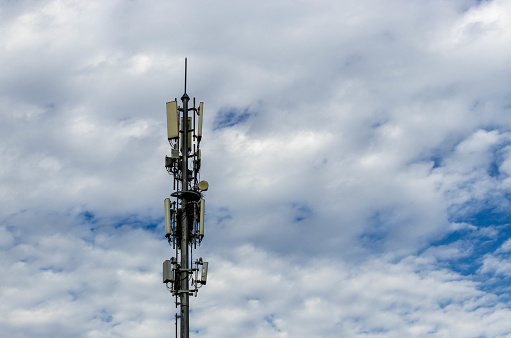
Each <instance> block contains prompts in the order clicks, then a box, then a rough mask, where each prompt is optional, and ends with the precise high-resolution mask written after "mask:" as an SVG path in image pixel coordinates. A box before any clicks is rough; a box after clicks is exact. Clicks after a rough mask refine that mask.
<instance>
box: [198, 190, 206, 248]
mask: <svg viewBox="0 0 511 338" xmlns="http://www.w3.org/2000/svg"><path fill="white" fill-rule="evenodd" d="M204 210H206V201H205V200H203V199H202V200H200V216H199V236H200V238H202V237H204Z"/></svg>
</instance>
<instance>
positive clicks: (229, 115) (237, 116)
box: [213, 108, 252, 130]
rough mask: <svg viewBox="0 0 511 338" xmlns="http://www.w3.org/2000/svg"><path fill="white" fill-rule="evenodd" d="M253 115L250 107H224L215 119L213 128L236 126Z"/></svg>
mask: <svg viewBox="0 0 511 338" xmlns="http://www.w3.org/2000/svg"><path fill="white" fill-rule="evenodd" d="M251 115H252V114H251V113H249V111H248V108H245V109H243V110H241V109H236V108H226V109H222V110H220V111H219V112H218V114H217V116H216V117H215V120H214V121H213V130H218V129H223V128H230V127H234V126H235V125H237V124H241V123H244V122H246V121H247V120H248V119H249V117H250V116H251Z"/></svg>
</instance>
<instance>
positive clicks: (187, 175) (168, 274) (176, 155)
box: [163, 59, 208, 338]
mask: <svg viewBox="0 0 511 338" xmlns="http://www.w3.org/2000/svg"><path fill="white" fill-rule="evenodd" d="M186 72H187V60H186V59H185V91H184V94H183V96H182V97H181V102H182V107H178V106H177V99H176V100H175V101H172V102H167V136H168V140H169V144H170V147H171V156H170V157H169V156H165V167H166V168H167V171H168V172H169V174H171V175H173V176H174V189H175V190H176V189H177V191H175V192H173V193H172V194H171V195H170V196H171V197H174V198H175V201H173V202H171V200H170V198H166V199H165V201H164V207H165V237H167V238H168V242H169V244H171V245H172V247H173V248H174V249H175V254H176V256H175V257H172V258H171V259H170V260H166V261H164V262H163V283H165V284H166V285H167V289H168V290H169V291H170V292H171V293H172V295H173V296H175V303H176V307H177V306H180V313H179V315H177V314H176V336H177V319H178V318H179V319H180V337H181V338H188V336H189V331H190V318H189V314H190V302H189V300H190V295H195V296H197V292H198V290H199V288H200V287H201V286H202V285H205V284H206V279H207V271H208V263H207V262H203V261H202V258H199V259H198V260H196V261H195V262H194V263H195V268H192V267H191V264H190V263H191V257H192V250H193V249H195V248H196V247H197V244H199V245H200V244H201V241H202V238H203V237H204V209H205V200H204V198H203V192H204V191H206V190H208V183H207V182H206V181H200V182H199V171H200V167H201V152H200V147H199V146H200V141H201V139H202V116H203V102H201V103H200V104H199V107H195V99H194V100H193V108H189V106H188V105H189V101H190V97H189V96H188V94H187V93H186V76H187V74H186ZM189 113H192V114H193V118H192V117H191V116H189ZM196 117H198V118H197V119H196ZM196 122H197V123H196ZM190 160H192V162H193V165H192V167H191V168H192V169H189V161H190ZM199 265H201V266H202V272H201V275H200V277H199ZM190 279H191V284H192V287H193V288H192V289H190ZM169 283H170V286H169Z"/></svg>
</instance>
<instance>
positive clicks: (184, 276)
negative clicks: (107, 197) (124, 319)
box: [180, 77, 190, 338]
mask: <svg viewBox="0 0 511 338" xmlns="http://www.w3.org/2000/svg"><path fill="white" fill-rule="evenodd" d="M185 79H186V77H185ZM185 81H186V80H185ZM181 100H182V102H183V129H182V131H183V136H182V140H183V142H182V144H183V148H182V154H183V163H182V173H183V184H182V187H181V190H182V191H183V192H184V191H187V190H188V130H189V128H190V127H189V126H188V101H189V100H190V98H189V97H188V95H187V94H186V84H185V93H184V94H183V96H182V97H181ZM183 195H185V194H183ZM181 208H182V210H183V212H182V215H183V219H182V222H181V224H182V226H181V269H184V270H181V273H180V278H181V288H180V289H181V291H182V292H181V338H188V336H189V332H190V329H189V328H190V318H189V316H188V315H189V312H190V311H189V308H190V305H189V294H188V287H189V285H188V273H189V269H190V266H189V264H188V201H187V199H186V197H185V196H183V198H182V200H181Z"/></svg>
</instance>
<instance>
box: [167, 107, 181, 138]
mask: <svg viewBox="0 0 511 338" xmlns="http://www.w3.org/2000/svg"><path fill="white" fill-rule="evenodd" d="M177 123H178V119H177V101H172V102H167V138H168V139H169V140H170V139H175V138H178V137H179V130H178V125H177Z"/></svg>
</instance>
